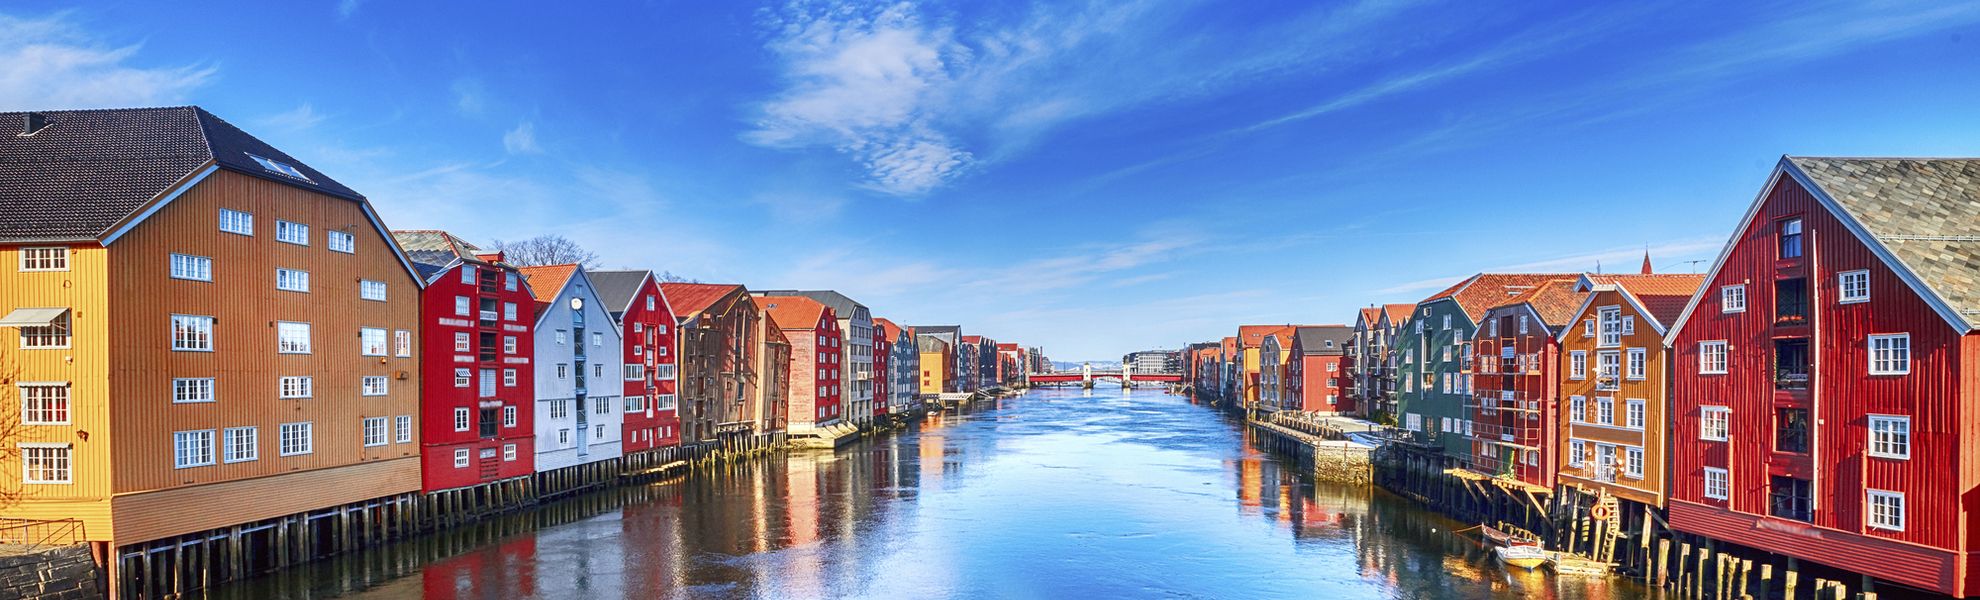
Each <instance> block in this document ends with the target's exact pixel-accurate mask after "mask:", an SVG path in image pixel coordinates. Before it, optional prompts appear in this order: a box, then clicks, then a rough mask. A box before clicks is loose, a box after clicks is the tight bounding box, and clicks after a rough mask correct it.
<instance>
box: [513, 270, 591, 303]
mask: <svg viewBox="0 0 1980 600" xmlns="http://www.w3.org/2000/svg"><path fill="white" fill-rule="evenodd" d="M577 268H578V266H577V265H574V264H573V265H548V266H542V267H519V268H517V269H516V271H518V272H520V273H522V276H523V281H524V282H525V283H528V284H529V293H530V295H532V296H535V297H536V313H535V314H538V315H541V314H543V311H544V310H547V309H549V308H550V303H551V302H554V301H556V299H557V292H561V291H563V290H564V282H566V281H570V280H571V276H572V275H575V274H577Z"/></svg>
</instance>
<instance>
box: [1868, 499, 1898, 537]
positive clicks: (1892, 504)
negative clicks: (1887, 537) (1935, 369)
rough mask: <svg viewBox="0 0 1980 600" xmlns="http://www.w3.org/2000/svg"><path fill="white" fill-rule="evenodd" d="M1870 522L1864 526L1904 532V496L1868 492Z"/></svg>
mask: <svg viewBox="0 0 1980 600" xmlns="http://www.w3.org/2000/svg"><path fill="white" fill-rule="evenodd" d="M1866 495H1867V496H1868V498H1867V499H1868V500H1869V503H1870V520H1869V522H1867V523H1864V524H1865V525H1868V526H1870V527H1875V528H1878V529H1888V530H1891V531H1904V494H1903V493H1900V492H1886V491H1883V490H1868V491H1867V493H1866Z"/></svg>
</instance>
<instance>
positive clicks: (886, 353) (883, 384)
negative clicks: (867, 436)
mask: <svg viewBox="0 0 1980 600" xmlns="http://www.w3.org/2000/svg"><path fill="white" fill-rule="evenodd" d="M875 321H876V323H875V324H874V326H873V327H872V330H873V345H872V346H871V348H873V370H872V371H871V372H870V373H869V376H871V377H872V378H873V415H874V416H880V415H885V414H887V413H888V412H889V411H890V409H889V407H890V406H891V405H892V404H893V403H892V402H888V401H887V400H888V398H890V397H891V393H892V391H893V388H894V385H893V381H892V378H890V377H888V376H887V373H888V371H887V366H888V365H889V364H890V363H892V362H893V360H894V340H893V339H891V338H888V337H887V330H886V329H885V328H883V327H880V326H879V324H878V323H877V321H878V319H875Z"/></svg>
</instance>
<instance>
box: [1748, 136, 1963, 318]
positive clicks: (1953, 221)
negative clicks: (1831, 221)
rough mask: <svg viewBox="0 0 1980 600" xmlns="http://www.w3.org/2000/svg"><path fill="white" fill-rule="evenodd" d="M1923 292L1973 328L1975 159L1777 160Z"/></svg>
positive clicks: (1795, 158)
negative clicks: (1804, 180)
mask: <svg viewBox="0 0 1980 600" xmlns="http://www.w3.org/2000/svg"><path fill="white" fill-rule="evenodd" d="M1782 160H1783V161H1784V162H1786V163H1788V164H1790V165H1792V166H1793V167H1794V168H1796V169H1798V170H1799V171H1800V172H1801V173H1802V174H1803V175H1805V176H1806V177H1807V179H1808V180H1809V181H1811V182H1813V183H1814V184H1815V185H1816V186H1818V187H1820V188H1821V189H1820V192H1821V193H1825V194H1827V195H1828V197H1830V198H1833V199H1834V200H1835V201H1836V203H1837V204H1840V205H1842V208H1843V210H1844V211H1846V212H1847V213H1848V215H1847V216H1848V217H1851V218H1854V219H1855V220H1856V222H1857V223H1860V224H1862V226H1863V228H1864V229H1867V230H1868V232H1869V234H1870V235H1871V236H1873V237H1874V238H1875V239H1874V240H1864V243H1865V244H1868V245H1871V246H1872V247H1875V246H1877V245H1879V244H1881V245H1882V246H1883V247H1884V248H1886V249H1888V250H1889V251H1890V253H1891V255H1893V256H1895V257H1896V258H1897V260H1898V261H1899V262H1901V263H1903V264H1904V266H1905V267H1906V268H1908V269H1910V271H1911V272H1912V273H1913V274H1916V275H1917V276H1918V279H1919V280H1921V281H1923V282H1924V283H1925V285H1926V286H1927V287H1929V288H1931V290H1930V291H1932V292H1935V293H1937V294H1938V296H1939V297H1940V298H1943V299H1944V300H1945V301H1946V304H1948V305H1950V306H1951V308H1952V309H1953V310H1955V311H1958V313H1959V315H1960V316H1961V317H1963V318H1964V319H1965V321H1966V322H1967V326H1968V328H1972V327H1975V326H1976V325H1980V159H1972V158H1961V159H1945V158H1822V157H1807V156H1790V157H1786V158H1784V159H1782Z"/></svg>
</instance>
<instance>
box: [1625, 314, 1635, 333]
mask: <svg viewBox="0 0 1980 600" xmlns="http://www.w3.org/2000/svg"><path fill="white" fill-rule="evenodd" d="M1622 319H1623V320H1622V327H1623V329H1622V332H1623V335H1636V315H1623V318H1622Z"/></svg>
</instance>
